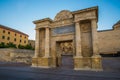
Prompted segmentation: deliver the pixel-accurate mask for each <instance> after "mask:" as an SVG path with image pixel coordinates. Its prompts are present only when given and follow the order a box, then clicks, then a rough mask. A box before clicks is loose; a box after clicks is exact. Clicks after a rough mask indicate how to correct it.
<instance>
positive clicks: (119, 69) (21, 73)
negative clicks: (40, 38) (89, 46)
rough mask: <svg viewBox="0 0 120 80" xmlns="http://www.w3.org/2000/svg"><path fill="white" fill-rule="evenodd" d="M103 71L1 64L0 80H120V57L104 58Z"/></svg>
mask: <svg viewBox="0 0 120 80" xmlns="http://www.w3.org/2000/svg"><path fill="white" fill-rule="evenodd" d="M102 60H103V71H75V70H72V69H70V68H68V69H66V68H53V69H42V68H33V67H30V65H27V64H23V63H5V62H1V63H0V80H120V57H104V58H102Z"/></svg>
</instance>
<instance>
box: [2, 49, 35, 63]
mask: <svg viewBox="0 0 120 80" xmlns="http://www.w3.org/2000/svg"><path fill="white" fill-rule="evenodd" d="M33 55H34V51H33V50H25V49H8V48H3V49H0V61H6V62H24V63H27V64H31V61H32V57H33Z"/></svg>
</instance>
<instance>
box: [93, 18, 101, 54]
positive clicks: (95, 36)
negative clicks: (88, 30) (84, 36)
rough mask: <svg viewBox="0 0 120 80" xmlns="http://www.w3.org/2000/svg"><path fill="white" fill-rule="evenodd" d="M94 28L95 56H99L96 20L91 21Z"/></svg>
mask: <svg viewBox="0 0 120 80" xmlns="http://www.w3.org/2000/svg"><path fill="white" fill-rule="evenodd" d="M91 27H92V44H93V56H97V55H99V51H98V37H97V21H96V19H92V20H91Z"/></svg>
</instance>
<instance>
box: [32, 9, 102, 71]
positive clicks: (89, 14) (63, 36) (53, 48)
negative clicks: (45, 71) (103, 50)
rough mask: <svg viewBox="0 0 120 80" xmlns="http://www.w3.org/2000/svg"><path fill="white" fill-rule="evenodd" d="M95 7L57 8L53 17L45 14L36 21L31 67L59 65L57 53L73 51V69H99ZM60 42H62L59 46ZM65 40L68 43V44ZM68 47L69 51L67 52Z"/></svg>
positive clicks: (59, 56) (59, 60)
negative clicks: (50, 17)
mask: <svg viewBox="0 0 120 80" xmlns="http://www.w3.org/2000/svg"><path fill="white" fill-rule="evenodd" d="M97 11H98V7H92V8H88V9H84V10H80V11H74V12H70V11H68V10H63V11H61V12H59V13H58V14H57V15H56V16H55V19H54V20H51V19H49V18H45V19H42V20H37V21H34V23H35V24H36V42H35V55H34V57H33V63H32V66H33V67H35V66H36V67H43V68H50V67H57V65H59V66H61V55H62V54H64V55H66V54H67V55H73V59H74V69H75V70H101V69H102V67H101V57H100V55H99V50H98V38H97V21H98V16H97V15H98V14H97ZM61 44H63V45H64V46H62V47H61ZM67 44H72V46H71V47H70V45H69V46H68V45H67ZM69 48H71V49H72V51H71V52H72V53H71V52H69V51H68V50H69Z"/></svg>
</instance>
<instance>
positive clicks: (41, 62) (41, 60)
mask: <svg viewBox="0 0 120 80" xmlns="http://www.w3.org/2000/svg"><path fill="white" fill-rule="evenodd" d="M50 61H51V58H48V57H38V58H33V59H32V67H40V68H50Z"/></svg>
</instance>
